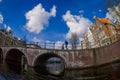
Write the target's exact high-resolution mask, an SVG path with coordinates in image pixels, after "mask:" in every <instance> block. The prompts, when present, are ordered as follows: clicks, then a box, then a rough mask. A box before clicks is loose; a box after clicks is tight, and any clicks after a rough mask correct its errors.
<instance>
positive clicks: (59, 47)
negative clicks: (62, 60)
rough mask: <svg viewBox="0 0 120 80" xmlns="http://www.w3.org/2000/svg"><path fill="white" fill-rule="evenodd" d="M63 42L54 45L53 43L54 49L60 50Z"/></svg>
mask: <svg viewBox="0 0 120 80" xmlns="http://www.w3.org/2000/svg"><path fill="white" fill-rule="evenodd" d="M63 43H64V42H61V41H57V42H56V43H55V49H62V44H63Z"/></svg>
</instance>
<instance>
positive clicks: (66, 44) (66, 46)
mask: <svg viewBox="0 0 120 80" xmlns="http://www.w3.org/2000/svg"><path fill="white" fill-rule="evenodd" d="M65 48H66V50H67V49H68V42H67V40H65Z"/></svg>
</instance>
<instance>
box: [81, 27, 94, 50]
mask: <svg viewBox="0 0 120 80" xmlns="http://www.w3.org/2000/svg"><path fill="white" fill-rule="evenodd" d="M81 45H82V48H83V49H86V48H87V49H90V48H94V38H93V34H92V30H91V29H90V28H89V27H88V29H87V32H86V33H85V35H84V38H83V40H82V41H81Z"/></svg>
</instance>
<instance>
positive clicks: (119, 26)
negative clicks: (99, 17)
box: [113, 19, 120, 40]
mask: <svg viewBox="0 0 120 80" xmlns="http://www.w3.org/2000/svg"><path fill="white" fill-rule="evenodd" d="M113 25H114V27H115V30H116V39H117V40H120V20H118V19H116V21H115V23H114V24H113Z"/></svg>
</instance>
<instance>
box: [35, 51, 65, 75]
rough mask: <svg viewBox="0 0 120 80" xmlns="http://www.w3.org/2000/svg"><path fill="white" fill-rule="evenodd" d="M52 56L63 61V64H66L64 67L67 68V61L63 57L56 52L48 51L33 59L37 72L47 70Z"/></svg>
mask: <svg viewBox="0 0 120 80" xmlns="http://www.w3.org/2000/svg"><path fill="white" fill-rule="evenodd" d="M51 58H58V59H59V60H60V61H61V62H63V66H64V67H63V69H65V68H66V63H65V61H64V59H63V58H62V57H60V56H59V55H57V54H55V53H52V52H48V53H43V54H40V55H38V56H37V57H36V58H35V60H34V61H33V67H34V71H35V72H37V73H39V72H42V70H44V71H46V64H47V61H48V60H49V59H51ZM40 69H42V70H40ZM62 72H63V71H62Z"/></svg>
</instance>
